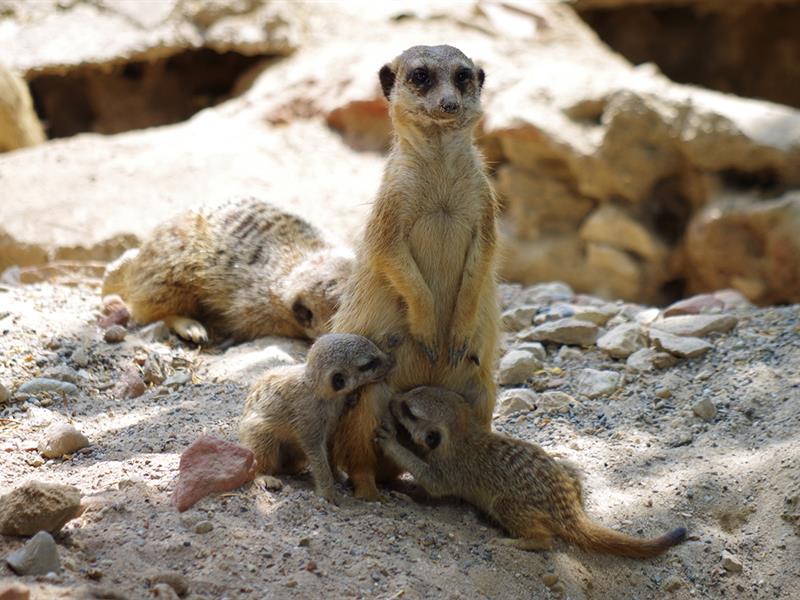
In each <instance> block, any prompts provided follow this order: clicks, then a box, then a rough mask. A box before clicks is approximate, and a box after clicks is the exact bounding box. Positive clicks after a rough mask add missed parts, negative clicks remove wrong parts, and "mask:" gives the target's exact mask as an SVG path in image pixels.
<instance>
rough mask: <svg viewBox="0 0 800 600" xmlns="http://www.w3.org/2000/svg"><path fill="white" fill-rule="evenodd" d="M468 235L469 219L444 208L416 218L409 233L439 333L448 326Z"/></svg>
mask: <svg viewBox="0 0 800 600" xmlns="http://www.w3.org/2000/svg"><path fill="white" fill-rule="evenodd" d="M471 237H472V224H471V223H470V222H469V220H468V219H467V218H465V217H464V216H462V215H458V214H453V213H450V212H447V211H445V210H437V211H435V212H432V213H430V214H427V215H424V216H422V217H420V218H419V219H418V220H417V222H416V223H415V224H414V227H413V228H412V230H411V235H410V236H409V241H410V244H411V254H412V256H413V257H414V260H415V261H416V263H417V266H418V267H419V270H420V273H421V274H422V277H423V279H425V282H426V283H427V284H428V287H429V288H430V290H431V293H432V294H433V301H434V304H435V310H436V322H437V323H438V324H439V328H440V331H439V333H440V334H444V333H445V332H446V331H447V329H448V327H449V325H450V317H451V315H452V314H453V308H454V307H455V303H456V302H457V296H458V292H459V289H460V288H461V278H462V275H463V271H464V261H465V259H466V255H467V251H468V249H469V244H470V240H471Z"/></svg>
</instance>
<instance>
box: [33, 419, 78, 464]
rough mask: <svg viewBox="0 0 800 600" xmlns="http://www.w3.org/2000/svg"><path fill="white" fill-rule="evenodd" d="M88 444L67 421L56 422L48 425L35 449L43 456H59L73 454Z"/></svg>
mask: <svg viewBox="0 0 800 600" xmlns="http://www.w3.org/2000/svg"><path fill="white" fill-rule="evenodd" d="M88 445H89V440H88V439H87V437H86V436H85V435H83V434H82V433H81V432H80V431H78V430H77V429H75V427H73V426H72V425H70V424H69V423H56V424H54V425H51V426H50V427H48V428H47V429H46V430H45V432H44V434H43V435H42V437H41V439H40V440H39V445H38V446H37V449H38V450H39V454H41V455H42V456H44V457H45V458H59V457H61V456H64V455H65V454H74V453H75V452H77V451H78V450H80V449H81V448H85V447H86V446H88Z"/></svg>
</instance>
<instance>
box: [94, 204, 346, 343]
mask: <svg viewBox="0 0 800 600" xmlns="http://www.w3.org/2000/svg"><path fill="white" fill-rule="evenodd" d="M351 270H352V254H351V253H350V252H349V251H347V250H344V249H342V248H337V247H334V246H332V245H331V244H329V243H328V242H326V241H325V240H324V239H323V237H322V235H321V234H320V232H319V231H318V230H317V229H316V228H315V227H313V226H312V225H310V224H309V223H307V222H306V221H304V220H303V219H301V218H300V217H297V216H295V215H292V214H289V213H286V212H283V211H281V210H279V209H277V208H275V207H274V206H271V205H270V204H267V203H266V202H263V201H259V200H257V199H255V198H246V199H241V200H237V201H233V202H229V203H226V204H223V205H222V206H218V207H214V208H207V209H203V210H196V211H190V212H187V213H183V214H180V215H177V216H176V217H174V218H172V219H170V220H169V221H167V222H165V223H163V224H162V225H160V226H158V227H156V229H155V230H154V231H153V233H152V234H151V235H150V236H149V237H148V238H147V239H146V240H145V241H144V243H143V244H142V246H141V248H139V249H138V250H134V251H128V252H127V253H126V254H124V255H123V256H122V257H121V259H119V260H118V261H116V262H115V263H112V265H110V266H109V269H108V270H107V273H106V277H105V281H104V283H103V295H104V296H105V295H109V294H119V295H120V296H122V298H123V299H124V300H125V301H126V303H127V304H128V307H129V310H130V312H131V316H132V317H133V319H134V321H136V322H138V323H151V322H153V321H158V320H164V321H165V322H166V323H167V325H168V326H169V327H170V329H171V330H172V331H174V332H175V333H176V334H177V335H179V336H180V337H182V338H184V339H187V340H190V341H192V342H195V343H198V344H200V343H206V342H208V338H209V336H208V332H207V331H206V327H205V326H204V325H203V324H201V323H200V322H198V319H199V320H201V321H203V322H204V323H206V324H209V325H210V326H211V327H212V328H213V329H214V330H216V331H215V332H216V333H218V334H219V335H220V336H222V337H228V338H232V339H233V340H235V341H245V340H249V339H253V338H256V337H260V336H264V335H279V336H286V337H295V338H303V337H307V338H310V339H314V338H316V337H318V336H319V335H321V334H323V333H325V332H327V331H328V329H329V321H330V318H331V316H332V315H333V313H334V312H335V310H336V308H337V307H338V304H339V295H340V291H341V286H342V283H343V282H344V280H345V279H347V277H348V276H349V275H350V272H351Z"/></svg>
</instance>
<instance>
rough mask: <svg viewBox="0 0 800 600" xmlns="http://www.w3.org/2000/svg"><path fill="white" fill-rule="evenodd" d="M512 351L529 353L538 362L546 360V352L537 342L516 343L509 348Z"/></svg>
mask: <svg viewBox="0 0 800 600" xmlns="http://www.w3.org/2000/svg"><path fill="white" fill-rule="evenodd" d="M511 349H512V350H524V351H526V352H530V353H531V354H533V355H534V356H535V357H536V358H538V359H539V360H546V359H547V351H546V350H545V349H544V346H542V344H540V343H539V342H517V343H516V344H514V346H513V347H512V348H511Z"/></svg>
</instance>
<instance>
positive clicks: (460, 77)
mask: <svg viewBox="0 0 800 600" xmlns="http://www.w3.org/2000/svg"><path fill="white" fill-rule="evenodd" d="M470 81H472V70H470V69H459V70H458V71H456V76H455V84H456V87H458V89H460V90H463V89H464V88H466V87H467V83H469V82H470Z"/></svg>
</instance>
